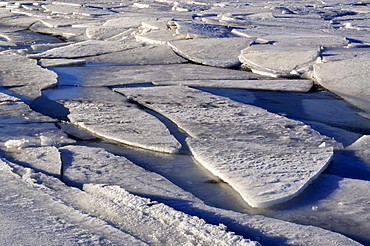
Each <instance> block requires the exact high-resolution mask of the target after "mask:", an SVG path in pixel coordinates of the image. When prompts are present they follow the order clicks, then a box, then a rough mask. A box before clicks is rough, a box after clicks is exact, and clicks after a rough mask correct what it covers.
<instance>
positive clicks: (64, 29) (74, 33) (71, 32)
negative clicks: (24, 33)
mask: <svg viewBox="0 0 370 246" xmlns="http://www.w3.org/2000/svg"><path fill="white" fill-rule="evenodd" d="M29 29H30V30H31V31H33V32H35V33H44V34H48V35H52V36H58V37H61V38H62V39H65V40H69V41H77V42H80V41H86V40H88V38H87V37H86V27H73V26H72V27H70V26H61V27H53V28H51V27H49V26H48V25H45V24H44V23H43V22H41V21H37V22H35V23H34V24H32V26H31V27H30V28H29Z"/></svg>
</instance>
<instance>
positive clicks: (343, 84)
mask: <svg viewBox="0 0 370 246" xmlns="http://www.w3.org/2000/svg"><path fill="white" fill-rule="evenodd" d="M369 66H370V57H364V58H354V59H346V60H342V61H332V62H327V63H317V64H315V66H314V72H313V74H314V78H315V79H316V80H317V81H318V83H319V84H320V85H322V86H323V87H325V88H326V89H328V90H330V91H331V92H333V93H335V94H336V95H338V96H340V97H342V98H343V99H344V100H346V101H348V102H349V103H351V104H353V105H355V106H357V107H359V108H361V109H363V110H366V111H370V100H369V98H370V90H369V86H368V84H369V75H370V72H369V69H368V68H369Z"/></svg>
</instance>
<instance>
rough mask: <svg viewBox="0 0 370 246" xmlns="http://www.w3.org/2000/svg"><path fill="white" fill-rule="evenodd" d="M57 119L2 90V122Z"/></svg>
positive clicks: (0, 113) (32, 121)
mask: <svg viewBox="0 0 370 246" xmlns="http://www.w3.org/2000/svg"><path fill="white" fill-rule="evenodd" d="M54 121H55V120H54V119H52V118H50V117H47V116H45V115H42V114H40V113H37V112H35V111H33V110H31V109H30V107H29V106H28V105H26V104H25V103H24V102H22V101H21V100H20V99H18V98H16V97H14V96H10V95H7V94H5V93H2V92H0V123H3V124H5V123H35V122H54Z"/></svg>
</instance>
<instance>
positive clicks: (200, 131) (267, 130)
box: [115, 87, 337, 207]
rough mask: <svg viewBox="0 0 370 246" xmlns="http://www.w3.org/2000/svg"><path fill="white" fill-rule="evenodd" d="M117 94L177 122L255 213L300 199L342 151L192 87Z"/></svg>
mask: <svg viewBox="0 0 370 246" xmlns="http://www.w3.org/2000/svg"><path fill="white" fill-rule="evenodd" d="M115 91H118V92H120V93H122V94H124V95H126V96H127V97H129V98H131V99H132V100H135V101H138V102H139V103H140V104H143V105H144V106H146V107H148V108H150V109H152V110H155V111H157V112H159V113H161V114H163V115H164V116H166V117H168V118H169V119H170V120H172V121H173V122H175V123H176V124H177V125H178V126H179V127H180V128H182V129H183V130H184V131H185V132H186V133H187V134H189V135H190V136H191V138H188V139H187V143H188V144H189V148H190V150H191V151H192V153H193V155H194V157H195V159H196V160H197V161H199V162H200V163H201V164H202V165H204V166H205V167H206V168H207V169H209V170H210V171H211V172H212V173H214V174H215V175H216V176H219V177H220V178H221V179H223V180H224V181H226V182H228V183H229V184H230V185H231V186H232V187H234V189H235V190H237V191H238V192H239V193H240V194H241V195H242V197H243V198H244V199H245V200H246V201H247V202H248V203H249V204H250V205H251V206H254V207H266V206H270V205H273V204H275V203H280V202H283V201H287V200H289V199H291V198H292V197H294V196H296V195H298V194H299V193H300V192H302V190H303V189H304V188H305V187H306V186H307V185H308V184H309V183H310V182H311V181H312V180H313V179H315V178H317V176H318V174H319V173H321V172H322V171H323V170H324V169H325V167H326V166H327V165H328V163H329V161H330V160H331V157H332V154H333V152H332V151H333V148H332V147H329V146H330V145H333V144H334V146H335V145H337V144H336V143H335V141H333V140H331V139H329V138H327V137H325V136H321V135H320V134H319V133H317V132H315V131H314V130H312V129H311V128H310V127H309V126H307V125H304V124H302V123H301V122H296V121H293V120H288V119H286V118H284V117H281V116H278V115H275V114H271V113H268V112H267V111H265V110H262V109H260V108H257V107H253V106H248V105H244V104H240V103H236V102H233V101H231V100H228V99H226V98H223V97H217V96H213V95H211V94H208V93H204V92H201V91H198V90H194V89H190V88H186V87H165V88H119V89H118V88H117V89H115ZM179 99H181V100H179ZM267 153H268V154H267ZM297 163H299V164H298V165H297ZM284 170H286V171H284ZM291 170H295V171H294V173H295V174H297V176H295V175H294V173H292V171H291ZM288 173H289V175H288Z"/></svg>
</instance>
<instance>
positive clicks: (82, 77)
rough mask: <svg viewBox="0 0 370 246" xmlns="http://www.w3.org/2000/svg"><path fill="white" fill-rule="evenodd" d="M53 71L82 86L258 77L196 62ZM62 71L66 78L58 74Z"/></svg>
mask: <svg viewBox="0 0 370 246" xmlns="http://www.w3.org/2000/svg"><path fill="white" fill-rule="evenodd" d="M53 71H55V72H56V73H58V74H60V80H59V85H79V86H85V87H87V86H89V87H92V86H116V85H127V84H140V83H151V82H157V81H184V80H225V79H227V80H244V79H257V78H260V77H261V76H259V75H255V74H253V73H251V72H247V71H238V70H231V69H225V68H217V67H210V66H201V65H195V64H170V65H157V66H91V67H82V68H79V67H74V68H55V69H53ZM62 75H63V76H64V77H65V79H63V78H61V77H62ZM71 78H75V79H71Z"/></svg>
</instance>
